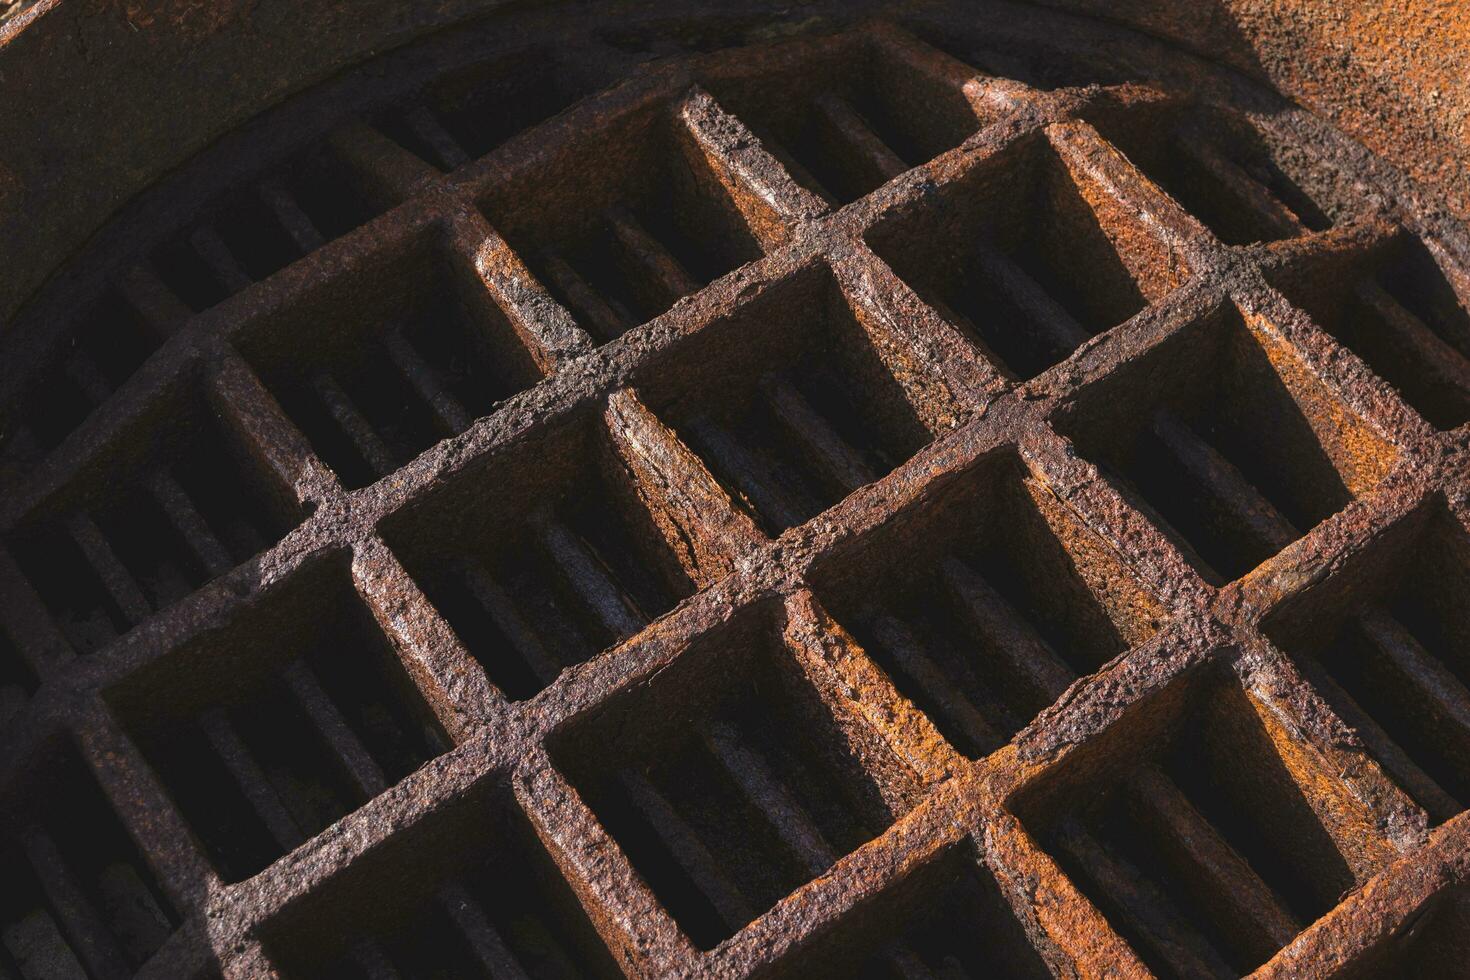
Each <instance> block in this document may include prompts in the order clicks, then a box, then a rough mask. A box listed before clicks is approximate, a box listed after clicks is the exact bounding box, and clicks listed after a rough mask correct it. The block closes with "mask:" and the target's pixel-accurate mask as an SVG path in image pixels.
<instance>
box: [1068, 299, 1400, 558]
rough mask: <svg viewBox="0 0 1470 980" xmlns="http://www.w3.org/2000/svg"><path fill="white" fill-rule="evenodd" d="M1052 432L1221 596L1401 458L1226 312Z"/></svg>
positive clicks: (1137, 365)
mask: <svg viewBox="0 0 1470 980" xmlns="http://www.w3.org/2000/svg"><path fill="white" fill-rule="evenodd" d="M1058 424H1059V427H1060V428H1061V430H1062V431H1063V432H1064V433H1065V434H1066V435H1068V436H1070V437H1071V438H1072V440H1073V442H1075V443H1076V445H1077V448H1078V449H1079V450H1081V452H1082V454H1083V455H1084V456H1086V457H1087V458H1088V459H1089V460H1091V461H1092V462H1094V463H1096V464H1098V465H1099V467H1100V468H1102V469H1103V471H1104V472H1105V474H1106V475H1107V477H1108V479H1109V480H1110V481H1111V482H1112V483H1113V484H1114V486H1116V487H1117V488H1118V490H1119V491H1120V492H1121V493H1122V494H1123V495H1124V496H1125V497H1127V498H1128V499H1129V501H1130V503H1132V504H1133V505H1134V506H1136V507H1138V508H1139V509H1140V510H1142V511H1143V512H1144V513H1145V515H1147V516H1149V517H1150V518H1151V519H1152V520H1154V521H1155V523H1156V524H1157V525H1158V526H1159V527H1160V528H1161V529H1163V530H1164V532H1165V533H1166V534H1167V535H1169V536H1171V537H1172V538H1173V539H1174V543H1175V544H1176V545H1177V546H1178V547H1179V548H1180V550H1181V551H1182V552H1183V554H1184V555H1185V557H1186V558H1188V559H1189V560H1190V561H1191V562H1192V563H1193V564H1194V565H1195V566H1196V567H1197V568H1198V569H1199V570H1200V573H1201V574H1202V575H1203V576H1204V577H1205V578H1206V579H1208V580H1209V581H1211V582H1213V583H1216V584H1219V583H1222V582H1225V581H1229V580H1231V579H1234V578H1237V577H1239V576H1241V575H1243V574H1245V573H1246V572H1248V571H1250V570H1251V569H1252V568H1254V567H1255V566H1256V565H1258V564H1260V563H1261V562H1263V561H1265V560H1266V559H1267V558H1269V557H1271V556H1272V555H1274V554H1276V553H1277V552H1278V551H1280V550H1281V549H1282V548H1284V547H1286V546H1287V545H1289V544H1291V543H1292V542H1293V541H1295V540H1296V539H1297V538H1298V537H1300V536H1301V535H1302V534H1304V533H1306V532H1307V531H1309V530H1311V528H1313V527H1314V526H1315V525H1317V524H1318V523H1319V522H1321V521H1323V520H1325V519H1326V518H1328V517H1330V516H1331V515H1332V514H1334V513H1336V512H1337V511H1338V510H1340V509H1341V508H1342V507H1343V506H1345V505H1346V504H1347V503H1348V502H1349V501H1350V500H1351V499H1352V498H1353V497H1354V496H1355V495H1360V494H1363V493H1366V492H1368V491H1369V490H1371V489H1372V488H1373V487H1374V486H1375V485H1376V484H1377V483H1378V481H1379V480H1380V479H1381V478H1382V477H1383V475H1384V474H1385V473H1386V472H1387V471H1388V469H1389V468H1390V466H1392V464H1393V461H1394V458H1395V456H1396V452H1397V451H1396V450H1395V449H1394V448H1393V446H1392V445H1391V444H1390V443H1389V442H1388V441H1387V440H1386V439H1385V438H1384V437H1383V436H1382V435H1380V434H1379V433H1378V432H1377V431H1375V430H1374V429H1373V427H1372V426H1370V425H1369V424H1368V423H1367V422H1366V421H1364V420H1363V419H1362V418H1361V417H1359V416H1358V415H1357V414H1355V413H1354V412H1353V411H1352V410H1351V409H1350V408H1348V407H1347V406H1346V405H1345V404H1344V403H1343V402H1342V401H1341V400H1340V399H1339V398H1338V397H1337V396H1336V395H1335V394H1334V393H1333V391H1332V390H1331V389H1330V388H1329V387H1328V386H1327V385H1326V384H1325V383H1324V382H1323V381H1322V380H1321V379H1319V378H1317V377H1316V376H1315V375H1313V374H1312V373H1311V372H1310V371H1309V370H1308V368H1307V367H1306V365H1305V364H1304V363H1303V362H1302V361H1301V359H1300V358H1299V357H1298V356H1297V354H1296V353H1295V352H1294V351H1293V350H1292V349H1291V348H1290V347H1289V346H1288V345H1287V343H1286V341H1285V340H1283V339H1282V338H1280V336H1279V335H1277V334H1276V333H1275V329H1274V327H1273V326H1272V325H1271V324H1270V323H1269V322H1268V321H1266V320H1264V319H1263V318H1260V317H1258V316H1255V315H1253V314H1252V315H1249V316H1247V315H1245V314H1242V312H1241V311H1240V310H1238V309H1237V308H1236V307H1235V306H1233V305H1228V304H1227V305H1226V306H1223V307H1220V308H1218V309H1216V310H1215V311H1214V312H1212V313H1210V314H1209V315H1207V316H1206V317H1204V318H1203V319H1202V320H1200V321H1198V322H1196V323H1195V324H1193V325H1191V326H1190V327H1188V328H1186V329H1185V330H1183V331H1182V332H1181V333H1180V334H1177V335H1175V336H1173V337H1171V338H1170V339H1169V340H1167V341H1165V342H1164V343H1163V344H1161V345H1159V346H1158V347H1156V348H1155V349H1154V350H1152V351H1150V352H1149V353H1148V354H1146V355H1145V356H1144V357H1142V358H1140V359H1139V360H1137V361H1135V362H1134V363H1132V364H1130V365H1128V366H1126V367H1124V368H1122V369H1120V370H1118V371H1116V372H1114V374H1113V375H1111V376H1110V377H1109V378H1107V379H1104V380H1103V381H1101V382H1099V383H1097V384H1096V385H1094V386H1092V387H1091V388H1088V389H1086V390H1084V391H1083V392H1082V394H1081V395H1079V396H1078V398H1077V399H1076V401H1075V403H1074V404H1073V405H1072V406H1071V407H1070V408H1069V409H1068V410H1067V411H1064V413H1063V415H1062V417H1061V418H1060V419H1059V422H1058Z"/></svg>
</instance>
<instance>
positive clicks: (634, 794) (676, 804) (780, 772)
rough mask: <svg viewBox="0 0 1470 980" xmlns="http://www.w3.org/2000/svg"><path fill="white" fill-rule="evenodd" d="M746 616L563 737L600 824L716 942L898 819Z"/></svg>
mask: <svg viewBox="0 0 1470 980" xmlns="http://www.w3.org/2000/svg"><path fill="white" fill-rule="evenodd" d="M775 612H776V610H773V609H768V608H764V607H759V608H757V609H753V610H747V611H745V612H744V613H743V614H742V616H741V617H740V618H739V619H737V620H736V621H735V622H734V623H731V624H729V625H727V626H724V627H722V628H721V629H720V630H718V631H716V632H715V633H713V634H709V635H706V636H705V637H703V638H701V639H699V640H697V641H696V642H695V644H694V645H692V646H691V647H690V648H689V649H688V650H686V651H685V652H683V653H682V654H680V656H679V657H678V658H677V659H676V660H675V661H674V662H673V663H672V664H671V665H670V666H668V667H666V668H665V669H663V670H661V671H659V672H658V674H657V675H656V676H655V677H654V678H653V679H652V680H651V681H650V682H648V683H646V684H644V685H640V686H638V687H636V688H634V689H631V690H629V691H627V692H625V693H623V694H621V695H619V696H617V697H616V698H614V699H613V700H612V701H611V702H610V703H608V704H606V705H604V706H602V707H599V708H597V709H595V710H594V711H593V712H592V713H590V714H588V715H585V716H583V717H581V718H578V719H576V720H575V721H573V722H572V723H571V724H570V725H569V726H568V727H567V728H565V729H564V730H563V731H562V732H561V733H559V734H558V735H557V736H556V738H555V740H554V744H553V748H552V751H553V756H554V759H555V761H556V764H557V766H558V767H559V768H560V769H561V770H562V771H563V772H565V773H566V774H567V777H568V779H569V780H570V781H571V782H572V784H573V785H574V786H575V787H576V789H577V791H578V793H580V794H581V796H582V799H583V800H585V801H586V802H587V804H588V806H590V807H591V809H592V811H593V812H594V813H595V814H596V815H597V818H598V819H599V820H600V821H601V822H602V824H603V826H604V827H606V828H607V830H608V833H610V834H611V835H612V837H613V839H614V840H616V841H617V843H618V845H619V846H620V847H621V848H622V849H623V851H624V853H625V854H627V856H628V859H629V861H631V862H632V865H633V867H634V868H635V869H636V870H637V871H638V873H639V874H641V875H642V876H643V878H644V880H645V881H647V882H648V885H649V887H650V888H652V890H653V892H654V894H655V895H656V896H657V897H658V899H659V901H660V902H661V903H662V904H663V905H664V907H665V908H667V909H668V910H669V913H670V914H671V915H672V916H673V917H674V918H675V919H676V920H677V921H678V923H679V925H680V926H681V927H682V928H683V929H684V931H685V932H686V933H687V934H688V935H689V937H690V938H691V939H692V940H693V941H694V942H695V943H697V944H698V945H699V946H701V947H703V948H705V949H709V948H712V947H714V946H715V945H717V944H718V943H719V942H721V941H722V940H724V939H725V938H727V937H728V936H730V935H732V934H734V933H735V932H737V931H739V929H741V928H742V927H743V926H745V925H746V924H747V923H749V922H750V921H752V920H753V919H755V918H756V917H757V916H759V915H760V914H761V913H762V912H764V911H765V910H766V909H768V908H769V907H770V906H771V905H772V904H774V903H775V902H777V901H778V900H780V899H781V898H782V897H784V896H785V895H787V894H788V893H789V892H791V891H792V890H793V889H795V888H797V887H798V886H800V885H802V884H804V883H806V882H807V881H809V880H811V879H812V878H813V877H815V876H816V875H818V874H820V873H822V872H823V871H825V870H826V869H827V868H828V867H830V866H831V865H832V864H833V863H834V862H835V861H836V860H837V859H838V858H840V857H841V856H842V855H844V854H846V853H848V852H849V851H851V850H853V849H855V848H857V847H859V846H860V845H862V844H864V843H866V842H867V841H869V840H871V839H872V838H873V837H874V836H876V835H877V834H879V833H881V832H882V831H883V830H884V829H885V828H886V827H887V826H888V825H889V824H890V823H891V822H892V821H893V819H894V817H895V814H894V813H893V812H892V811H891V810H890V809H889V807H888V805H887V804H885V802H884V801H883V797H882V794H881V792H880V788H879V787H878V785H877V784H876V783H875V782H874V781H873V778H872V777H871V776H870V775H869V774H868V772H867V770H866V769H865V768H864V766H863V764H862V762H861V760H860V759H859V758H858V757H857V754H856V752H855V750H854V746H853V745H852V744H851V743H850V742H849V740H848V739H849V737H850V736H849V735H848V734H846V733H844V732H842V731H841V730H839V728H838V727H837V725H836V724H835V719H834V718H833V717H832V715H831V711H830V709H829V708H828V707H827V705H826V704H825V703H824V701H823V700H822V698H821V696H820V695H818V694H817V692H816V689H815V688H814V687H812V685H811V684H810V683H809V682H808V680H807V679H806V678H805V676H804V675H803V674H802V672H801V669H800V667H799V666H798V664H797V662H796V660H795V658H794V657H793V656H792V655H791V653H790V651H788V650H787V649H786V647H785V645H784V641H783V639H782V637H781V635H780V625H779V624H778V623H777V622H775V619H776V618H777V617H776V616H775V615H774V613H775Z"/></svg>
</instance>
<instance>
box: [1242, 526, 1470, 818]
mask: <svg viewBox="0 0 1470 980" xmlns="http://www.w3.org/2000/svg"><path fill="white" fill-rule="evenodd" d="M1467 589H1470V533H1467V532H1466V530H1465V528H1464V527H1463V526H1462V525H1460V524H1459V522H1457V521H1456V520H1455V519H1454V518H1453V517H1451V516H1450V515H1449V514H1447V513H1445V512H1444V511H1443V510H1442V509H1441V508H1440V507H1439V506H1438V505H1436V506H1435V507H1433V508H1431V509H1430V511H1429V513H1416V514H1414V515H1411V517H1410V518H1409V519H1406V520H1405V521H1404V522H1403V523H1402V524H1401V525H1399V526H1396V527H1395V528H1394V529H1393V532H1392V534H1389V535H1384V537H1383V539H1382V540H1380V541H1377V542H1374V544H1373V545H1372V547H1371V548H1370V549H1369V550H1368V551H1366V552H1364V553H1363V554H1361V555H1359V556H1356V559H1355V562H1354V564H1353V565H1352V566H1349V567H1348V568H1345V569H1343V570H1341V571H1339V572H1337V573H1336V574H1335V576H1334V577H1333V578H1330V579H1328V580H1327V582H1325V583H1323V584H1321V585H1319V586H1316V587H1315V588H1314V589H1312V590H1311V591H1309V592H1308V593H1305V594H1304V595H1302V596H1301V597H1300V598H1299V600H1298V601H1296V602H1295V603H1293V604H1292V605H1291V606H1290V607H1288V608H1286V609H1284V610H1282V611H1281V612H1279V613H1278V614H1276V615H1275V616H1273V618H1272V619H1271V620H1270V621H1269V622H1268V623H1267V624H1266V630H1267V633H1268V635H1269V636H1271V637H1272V639H1273V640H1274V641H1275V642H1276V643H1277V645H1278V646H1280V647H1281V648H1282V649H1284V650H1285V651H1286V652H1287V653H1289V654H1291V655H1292V656H1293V657H1296V658H1297V659H1299V660H1300V661H1301V663H1302V666H1303V669H1304V672H1305V673H1306V674H1307V677H1308V680H1309V681H1310V682H1311V683H1312V684H1313V686H1314V687H1316V689H1317V690H1318V692H1319V693H1320V694H1321V695H1322V697H1323V698H1324V699H1325V700H1326V701H1327V702H1328V703H1329V704H1331V705H1332V707H1333V710H1335V711H1336V712H1337V713H1338V715H1339V716H1341V717H1342V718H1343V720H1345V721H1346V722H1348V724H1350V725H1352V726H1353V727H1354V728H1356V729H1357V730H1358V732H1359V734H1360V735H1361V737H1362V738H1363V741H1364V742H1365V743H1366V745H1367V746H1368V750H1369V751H1370V752H1371V753H1372V754H1373V756H1374V758H1375V759H1377V760H1378V763H1379V764H1380V765H1381V766H1383V768H1384V770H1385V771H1387V772H1388V773H1389V774H1391V775H1392V776H1393V777H1394V778H1395V779H1396V780H1397V781H1398V783H1399V785H1400V786H1402V787H1403V789H1404V790H1405V791H1407V792H1408V793H1409V795H1410V796H1412V797H1413V798H1414V800H1415V801H1416V802H1417V803H1418V804H1419V805H1420V806H1422V807H1423V808H1424V809H1425V811H1427V812H1428V813H1429V815H1430V816H1431V818H1433V819H1434V820H1435V821H1436V822H1438V821H1443V820H1447V819H1449V818H1450V817H1452V816H1454V815H1455V814H1456V813H1459V812H1460V811H1461V810H1463V809H1465V806H1466V803H1467V802H1470V614H1467V609H1466V605H1465V596H1466V594H1467Z"/></svg>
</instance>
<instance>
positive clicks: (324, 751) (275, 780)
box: [106, 557, 448, 882]
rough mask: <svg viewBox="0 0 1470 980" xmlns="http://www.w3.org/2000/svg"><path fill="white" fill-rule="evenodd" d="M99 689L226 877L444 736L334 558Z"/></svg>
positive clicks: (341, 811)
mask: <svg viewBox="0 0 1470 980" xmlns="http://www.w3.org/2000/svg"><path fill="white" fill-rule="evenodd" d="M106 697H107V700H108V702H109V703H110V704H111V706H112V708H113V710H114V712H115V713H116V715H117V717H118V719H119V720H120V721H121V722H122V723H123V725H124V727H125V728H126V729H127V731H128V734H129V736H130V737H131V738H133V740H134V741H135V742H136V743H137V744H138V746H139V748H140V749H141V750H142V752H143V755H144V757H145V758H146V759H147V760H148V764H149V765H150V766H152V768H153V770H154V772H155V773H157V775H158V778H159V781H160V782H161V783H162V784H163V786H164V787H165V788H166V789H167V790H168V792H169V794H170V795H171V796H172V797H173V799H174V802H175V804H176V805H177V806H178V808H179V810H180V812H181V813H182V814H183V816H184V819H185V821H186V822H187V823H188V824H189V826H190V828H191V829H192V830H193V831H194V833H195V835H196V836H197V837H198V839H199V841H200V843H201V844H202V845H203V846H204V849H205V852H206V853H207V854H208V855H209V857H210V858H211V859H212V860H213V862H214V865H215V868H216V869H217V870H218V871H219V873H220V875H221V876H222V877H223V878H225V880H226V881H229V882H234V881H239V880H241V879H244V878H248V877H250V876H251V875H253V874H255V873H256V872H258V871H260V870H261V869H262V868H264V867H266V866H267V865H268V864H270V863H271V862H272V861H274V860H275V859H276V858H278V857H280V856H281V855H283V854H285V853H286V852H288V851H290V850H292V849H293V848H295V847H296V846H297V845H298V844H300V843H302V842H303V841H305V840H307V839H309V838H310V837H312V836H314V835H315V834H317V833H318V832H320V831H321V830H323V829H324V828H325V827H327V826H328V825H329V824H331V823H333V822H334V821H336V820H338V819H339V818H341V817H342V816H344V815H346V814H347V813H348V812H349V811H351V810H353V809H356V808H357V807H358V806H359V805H360V804H362V803H364V802H366V801H367V799H368V798H370V797H371V796H374V795H376V794H377V793H378V792H381V791H382V790H383V789H384V788H386V787H387V786H389V785H391V784H393V783H396V782H397V781H398V780H400V779H402V778H403V777H404V776H406V775H408V774H409V773H410V772H412V771H413V770H414V769H417V768H418V767H419V766H420V765H421V764H423V763H424V762H426V761H427V760H429V759H430V758H432V757H433V756H435V755H438V754H439V753H441V752H443V751H444V750H445V749H446V748H447V746H448V739H447V738H446V736H445V735H444V733H443V732H442V730H441V729H440V728H439V726H438V724H437V723H436V722H435V721H434V718H433V716H432V714H431V713H430V711H429V710H428V707H427V706H426V705H425V704H424V702H423V700H422V696H421V695H420V694H419V692H418V690H417V689H416V688H415V687H414V685H413V683H412V681H411V680H410V679H409V676H408V674H407V672H406V671H405V670H404V668H403V664H402V663H401V662H400V661H399V659H398V657H397V654H396V653H395V651H394V650H393V648H392V646H391V644H390V643H389V641H388V640H387V638H386V637H385V636H384V635H383V634H382V632H381V630H380V629H379V627H378V625H377V623H376V621H375V620H374V619H373V617H372V615H371V613H370V612H369V611H368V609H367V607H366V606H365V605H364V604H363V603H362V601H361V599H360V597H359V596H358V595H357V592H356V590H355V589H354V587H353V585H352V579H351V572H350V570H349V568H348V567H347V561H346V559H345V557H331V558H325V559H318V560H317V561H316V562H314V563H313V564H311V565H308V566H307V567H306V568H304V569H301V570H299V571H297V572H295V573H293V575H292V576H291V577H290V578H289V579H288V580H287V581H286V582H285V583H283V584H282V585H280V586H278V587H276V588H273V589H272V590H271V591H270V592H269V593H268V594H267V595H266V596H265V597H264V598H262V599H261V600H260V602H259V603H258V604H256V605H254V606H252V607H250V608H248V609H246V610H244V611H242V612H241V613H239V614H238V615H237V616H236V617H235V618H234V619H233V620H232V621H231V622H229V623H227V624H226V625H224V626H222V627H220V628H218V629H216V630H213V631H210V632H208V633H205V634H202V635H200V636H198V637H196V638H195V639H193V640H191V641H190V642H188V643H187V644H185V645H184V646H182V647H179V648H178V649H176V650H173V651H171V652H170V653H168V654H167V655H166V656H164V657H162V658H160V659H158V660H155V661H153V662H152V663H150V664H148V665H147V666H146V667H144V668H142V669H140V670H139V671H137V672H135V673H134V674H132V675H131V676H129V677H128V678H127V679H126V680H124V681H122V682H120V683H119V684H118V685H116V686H115V687H113V688H111V689H110V690H108V691H107V693H106Z"/></svg>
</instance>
